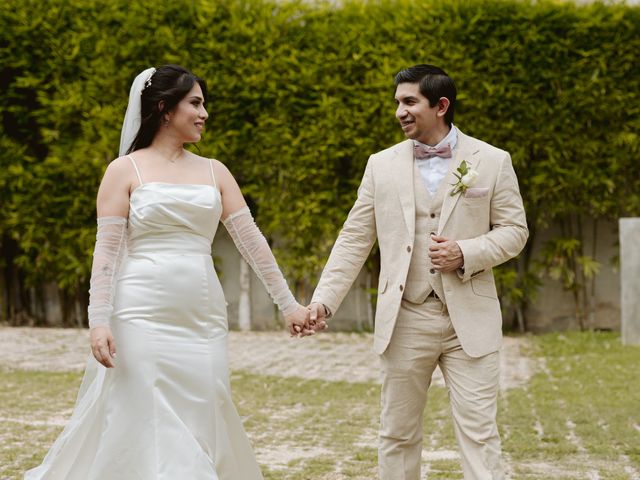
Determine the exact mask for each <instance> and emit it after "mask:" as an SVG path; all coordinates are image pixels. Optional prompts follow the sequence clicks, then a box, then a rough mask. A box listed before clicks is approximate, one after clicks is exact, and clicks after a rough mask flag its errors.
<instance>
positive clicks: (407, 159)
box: [389, 140, 416, 237]
mask: <svg viewBox="0 0 640 480" xmlns="http://www.w3.org/2000/svg"><path fill="white" fill-rule="evenodd" d="M413 163H414V162H413V142H412V141H411V140H407V141H404V142H402V143H401V144H400V145H398V149H397V150H396V158H395V159H394V161H392V162H390V163H389V165H390V171H389V175H391V177H392V178H393V180H394V182H395V184H396V192H397V193H398V197H399V199H400V205H401V206H402V213H403V215H404V223H405V225H406V226H407V230H408V232H409V235H410V236H412V237H413V235H414V233H415V229H416V201H415V192H414V188H413Z"/></svg>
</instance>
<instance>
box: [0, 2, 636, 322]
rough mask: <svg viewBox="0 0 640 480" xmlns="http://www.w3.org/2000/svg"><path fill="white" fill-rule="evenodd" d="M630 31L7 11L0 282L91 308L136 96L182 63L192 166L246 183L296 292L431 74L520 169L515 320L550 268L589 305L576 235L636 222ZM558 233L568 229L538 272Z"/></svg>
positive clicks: (351, 11) (211, 7)
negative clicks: (449, 86) (521, 244)
mask: <svg viewBox="0 0 640 480" xmlns="http://www.w3.org/2000/svg"><path fill="white" fill-rule="evenodd" d="M639 26H640V8H638V7H632V6H626V5H604V4H599V3H595V4H589V5H580V6H577V5H575V4H572V3H559V2H518V1H509V0H507V1H504V0H468V1H462V0H452V1H424V2H419V1H402V0H396V1H377V2H371V3H370V4H369V3H368V2H364V1H356V0H345V1H343V2H327V3H315V4H311V3H310V2H303V1H299V2H291V1H276V0H260V1H251V2H249V1H239V0H172V1H168V0H167V1H161V2H158V1H157V0H134V1H133V2H131V0H44V1H43V0H37V1H35V0H5V1H4V2H3V3H2V5H1V6H0V68H1V69H2V77H1V78H2V80H1V81H0V82H1V90H2V96H1V97H2V99H1V100H0V115H1V117H2V130H1V131H0V185H1V186H2V193H1V194H0V195H1V197H0V202H1V204H2V208H1V209H0V232H1V235H2V236H1V238H2V240H1V242H2V243H1V248H2V250H3V257H4V259H5V260H4V268H5V277H6V278H8V279H11V278H16V279H18V280H20V281H21V282H22V283H21V285H23V286H24V288H26V287H28V286H29V285H41V284H42V282H44V281H54V282H56V283H57V284H58V285H60V286H61V287H62V288H63V289H64V290H65V291H67V292H69V294H72V295H73V296H75V295H79V296H83V295H84V293H82V292H84V291H86V285H87V278H88V273H89V270H90V262H91V251H92V247H93V238H94V233H95V229H94V228H95V227H94V223H95V213H94V202H95V194H96V191H97V186H98V184H99V181H100V178H101V175H102V173H103V171H104V169H105V167H106V165H107V164H108V162H109V161H110V160H112V159H113V158H114V157H115V156H116V155H117V147H118V139H119V133H120V125H121V121H122V116H123V113H124V110H125V107H126V102H127V98H128V88H129V84H130V82H131V80H132V79H133V77H134V76H135V75H136V74H137V73H138V72H139V71H141V70H142V69H143V68H146V67H147V66H150V65H160V64H163V63H179V64H182V65H184V66H186V67H188V68H190V69H192V70H193V71H194V72H195V73H197V74H199V75H201V76H202V77H204V78H205V79H206V80H207V82H208V84H209V87H210V92H211V95H210V101H209V105H208V108H209V112H210V120H209V123H208V127H207V133H206V134H205V137H204V140H203V141H202V142H201V143H200V144H199V148H200V151H201V153H202V154H204V155H208V156H213V157H216V158H219V159H220V160H222V161H223V162H225V163H226V164H227V165H228V166H229V168H230V169H231V171H232V172H233V173H234V174H235V176H236V177H237V179H238V180H239V182H240V183H241V185H242V186H243V190H244V192H245V194H246V195H247V196H248V197H249V198H250V200H251V202H252V203H253V204H254V205H255V211H256V213H257V220H258V223H259V224H260V225H261V227H262V229H263V230H264V231H265V233H267V234H268V236H270V237H271V238H274V239H277V241H276V247H277V256H278V258H279V260H280V261H281V263H282V264H283V266H285V269H286V271H287V273H288V274H289V275H290V276H291V278H292V279H293V278H295V279H298V280H301V279H306V280H308V281H311V282H313V281H314V279H315V278H316V275H317V273H318V271H319V269H320V268H321V266H322V264H323V263H324V260H325V258H326V256H327V254H328V251H329V249H330V248H331V245H332V244H333V241H334V239H335V237H336V234H337V231H338V229H339V226H340V225H341V224H342V222H343V220H344V218H345V216H346V213H347V212H348V209H349V207H350V205H351V204H352V203H353V200H354V198H355V194H356V188H357V185H358V184H359V181H360V177H361V175H362V172H363V170H364V165H365V162H366V160H367V158H368V155H369V154H371V153H372V152H375V151H377V150H380V149H383V148H386V147H388V146H389V145H391V144H393V143H395V142H397V141H399V140H401V139H402V138H403V137H402V133H401V131H400V129H399V127H398V125H397V122H396V120H395V119H394V116H393V113H394V110H395V104H394V101H393V75H394V74H395V73H396V72H397V71H398V70H400V69H402V68H404V67H407V66H410V65H412V64H415V63H425V62H426V63H434V64H437V65H440V66H442V67H443V68H444V69H445V70H447V71H448V72H449V73H450V74H451V75H452V77H453V78H454V80H455V81H456V84H457V86H458V90H459V92H460V95H459V105H458V107H457V110H456V123H457V124H458V125H459V126H460V128H461V129H463V130H464V131H465V132H467V133H469V134H471V135H474V136H477V137H480V138H482V139H484V140H486V141H488V142H491V143H493V144H495V145H498V146H500V147H502V148H504V149H506V150H509V151H510V152H511V153H512V156H513V159H514V164H515V167H516V170H517V172H518V175H519V179H520V183H521V189H522V193H523V196H524V199H525V203H526V208H527V213H528V220H529V222H530V225H531V231H532V238H531V241H530V243H529V247H528V249H527V250H526V251H525V254H524V255H523V256H522V257H521V259H520V260H519V261H517V262H513V263H512V264H510V265H508V266H507V268H504V269H502V270H501V272H502V273H501V274H500V275H499V279H500V281H501V287H502V288H501V289H502V295H503V300H506V302H505V303H506V304H508V305H512V306H514V307H517V308H518V309H519V311H522V308H523V307H524V306H525V305H526V298H527V295H528V294H529V293H531V292H532V291H533V290H532V289H531V285H534V284H535V278H536V271H537V270H536V269H539V267H540V266H542V267H543V268H544V271H547V272H548V273H551V274H553V275H556V276H559V277H561V278H563V280H565V286H566V287H567V288H570V289H580V288H581V287H582V286H583V284H584V283H585V282H586V281H587V280H588V279H589V275H592V274H593V272H594V270H593V269H594V268H595V267H594V265H593V264H590V263H589V260H590V258H589V255H587V254H585V252H584V251H583V244H584V242H583V240H584V238H583V237H584V235H585V233H584V232H581V231H580V228H579V227H580V225H581V220H582V219H584V218H590V217H596V218H608V219H613V218H616V217H618V216H620V215H637V214H639V213H640V194H639V193H638V192H640V175H638V167H637V164H638V158H639V145H640V144H639V141H638V132H640V101H639V99H638V95H639V93H638V92H640V85H639V83H640V75H639V68H640V67H639V65H640V63H639V62H638V61H637V52H638V51H640V27H639ZM554 223H560V224H562V225H565V226H567V225H568V226H569V227H567V231H566V234H565V235H564V236H563V237H562V238H559V239H555V241H554V242H552V243H549V244H548V245H547V246H546V250H544V252H545V254H544V256H543V257H541V258H540V259H539V262H538V263H536V262H534V261H533V260H534V259H532V257H531V246H532V245H533V244H534V243H535V240H536V232H537V231H539V230H540V229H544V228H547V227H548V226H550V225H552V224H554ZM572 226H573V227H572ZM571 242H573V243H571ZM576 242H577V243H576ZM591 260H593V259H591ZM12 266H14V267H16V266H17V270H16V269H15V268H12ZM596 269H597V268H596ZM21 288H23V287H21Z"/></svg>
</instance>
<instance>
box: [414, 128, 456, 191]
mask: <svg viewBox="0 0 640 480" xmlns="http://www.w3.org/2000/svg"><path fill="white" fill-rule="evenodd" d="M413 143H414V144H415V145H424V144H421V143H420V142H418V141H417V140H414V141H413ZM447 143H448V144H449V147H451V150H453V149H454V148H455V146H456V144H457V143H458V129H457V128H456V127H455V125H453V124H452V125H451V130H449V133H447V135H446V136H445V137H444V138H443V139H442V140H440V142H439V143H438V144H437V145H429V146H434V147H436V148H437V147H441V146H443V145H446V144H447ZM451 161H452V159H451V158H442V157H432V158H423V159H418V158H416V162H417V164H418V169H419V170H420V174H421V175H422V178H423V179H424V184H425V186H426V187H427V190H429V193H430V194H431V195H434V194H435V193H436V192H437V191H438V188H439V187H440V184H441V183H442V180H444V177H446V176H447V173H448V172H449V164H450V162H451Z"/></svg>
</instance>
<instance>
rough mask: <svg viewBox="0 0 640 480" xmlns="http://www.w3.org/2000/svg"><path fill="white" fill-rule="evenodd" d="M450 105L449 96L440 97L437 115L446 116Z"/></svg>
mask: <svg viewBox="0 0 640 480" xmlns="http://www.w3.org/2000/svg"><path fill="white" fill-rule="evenodd" d="M449 105H451V102H450V101H449V99H448V98H447V97H440V99H439V100H438V113H437V114H436V115H438V116H439V117H444V116H445V114H446V113H447V110H449Z"/></svg>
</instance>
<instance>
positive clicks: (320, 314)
mask: <svg viewBox="0 0 640 480" xmlns="http://www.w3.org/2000/svg"><path fill="white" fill-rule="evenodd" d="M307 309H308V310H309V328H311V329H313V331H314V332H321V331H322V330H325V329H326V328H327V310H326V308H325V306H324V305H323V304H322V303H312V304H310V305H309V306H308V307H307Z"/></svg>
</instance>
